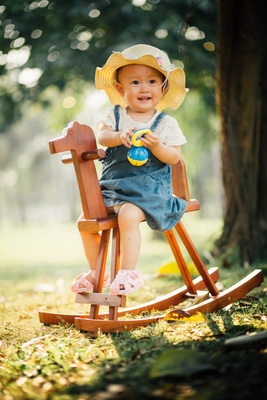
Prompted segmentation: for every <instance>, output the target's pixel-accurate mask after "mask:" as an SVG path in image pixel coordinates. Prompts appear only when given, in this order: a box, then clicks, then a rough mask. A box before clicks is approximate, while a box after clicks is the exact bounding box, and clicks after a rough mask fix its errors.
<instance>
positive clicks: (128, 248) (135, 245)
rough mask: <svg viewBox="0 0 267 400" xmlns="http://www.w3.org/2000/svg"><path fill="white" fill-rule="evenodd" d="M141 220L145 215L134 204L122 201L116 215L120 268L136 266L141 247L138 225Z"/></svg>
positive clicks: (133, 267)
mask: <svg viewBox="0 0 267 400" xmlns="http://www.w3.org/2000/svg"><path fill="white" fill-rule="evenodd" d="M143 220H145V215H144V213H143V211H142V210H141V209H140V208H139V207H137V206H136V205H134V204H131V203H124V204H123V205H122V206H121V209H120V212H119V215H118V224H119V229H120V260H121V261H120V264H121V268H120V269H121V270H123V269H135V267H136V264H137V260H138V257H139V253H140V248H141V233H140V228H139V225H140V222H142V221H143Z"/></svg>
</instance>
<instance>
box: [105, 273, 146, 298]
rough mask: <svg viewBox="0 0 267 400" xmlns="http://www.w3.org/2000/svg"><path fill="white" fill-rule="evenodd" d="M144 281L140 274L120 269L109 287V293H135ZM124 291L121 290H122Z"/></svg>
mask: <svg viewBox="0 0 267 400" xmlns="http://www.w3.org/2000/svg"><path fill="white" fill-rule="evenodd" d="M143 284H144V281H143V279H142V272H141V271H136V270H132V269H122V270H120V271H119V272H118V274H117V275H116V278H115V280H114V281H113V282H112V284H111V285H110V293H112V294H129V293H133V292H135V291H136V290H137V289H139V288H140V287H141V286H143ZM122 287H123V288H124V289H123V288H122Z"/></svg>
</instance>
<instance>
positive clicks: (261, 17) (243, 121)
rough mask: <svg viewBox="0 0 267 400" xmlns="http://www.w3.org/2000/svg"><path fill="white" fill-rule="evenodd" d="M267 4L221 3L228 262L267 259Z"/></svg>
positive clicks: (221, 244) (223, 249) (223, 245)
mask: <svg viewBox="0 0 267 400" xmlns="http://www.w3.org/2000/svg"><path fill="white" fill-rule="evenodd" d="M266 11H267V2H266V1H262V0H254V1H251V0H219V52H218V75H217V79H218V85H217V87H218V102H219V104H218V106H219V113H220V118H221V140H222V174H223V184H224V190H225V197H226V202H225V217H224V229H223V233H222V236H221V238H220V239H219V241H218V243H217V245H218V249H219V251H220V253H221V254H222V255H223V260H224V262H225V264H232V263H233V262H238V261H239V262H241V263H243V264H247V263H251V262H253V261H259V260H263V259H265V260H266V258H267V195H266V188H267V158H266V151H267V61H266V57H267V46H266V43H267V25H266V20H267V18H266V17H267V12H266Z"/></svg>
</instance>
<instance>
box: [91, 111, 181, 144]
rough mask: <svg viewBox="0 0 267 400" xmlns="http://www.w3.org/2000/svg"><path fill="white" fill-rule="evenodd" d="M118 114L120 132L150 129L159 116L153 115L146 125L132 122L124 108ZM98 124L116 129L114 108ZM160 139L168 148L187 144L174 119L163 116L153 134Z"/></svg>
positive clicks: (157, 113)
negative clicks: (133, 129)
mask: <svg viewBox="0 0 267 400" xmlns="http://www.w3.org/2000/svg"><path fill="white" fill-rule="evenodd" d="M119 113H120V131H127V130H129V129H132V128H136V129H145V128H148V129H149V128H150V127H151V126H152V124H153V123H154V121H155V120H156V118H157V116H158V115H159V114H160V112H159V111H157V112H156V113H155V115H154V116H153V117H152V118H151V119H150V120H149V121H148V122H146V123H144V122H138V121H134V120H133V119H132V118H131V117H130V116H129V115H128V114H127V108H126V107H120V108H119ZM99 124H104V125H107V126H110V127H111V128H112V129H113V130H115V128H116V122H115V115H114V107H109V108H108V110H107V113H106V115H105V118H104V119H103V120H101V121H98V125H99ZM153 133H154V134H155V135H157V136H158V137H159V138H160V141H161V143H163V144H166V145H168V146H181V145H182V144H185V143H186V142H187V140H186V138H185V137H184V135H183V132H182V131H181V129H180V127H179V125H178V122H177V121H176V119H175V118H173V117H171V116H169V115H165V116H164V118H162V120H161V121H160V123H159V125H158V126H157V128H156V129H155V131H154V132H153Z"/></svg>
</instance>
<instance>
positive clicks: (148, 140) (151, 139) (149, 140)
mask: <svg viewBox="0 0 267 400" xmlns="http://www.w3.org/2000/svg"><path fill="white" fill-rule="evenodd" d="M141 141H142V144H143V146H145V147H147V148H148V149H151V150H152V149H153V148H156V147H157V146H159V144H160V140H159V137H158V136H156V135H153V133H152V134H150V135H148V134H146V135H145V137H142V139H141Z"/></svg>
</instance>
